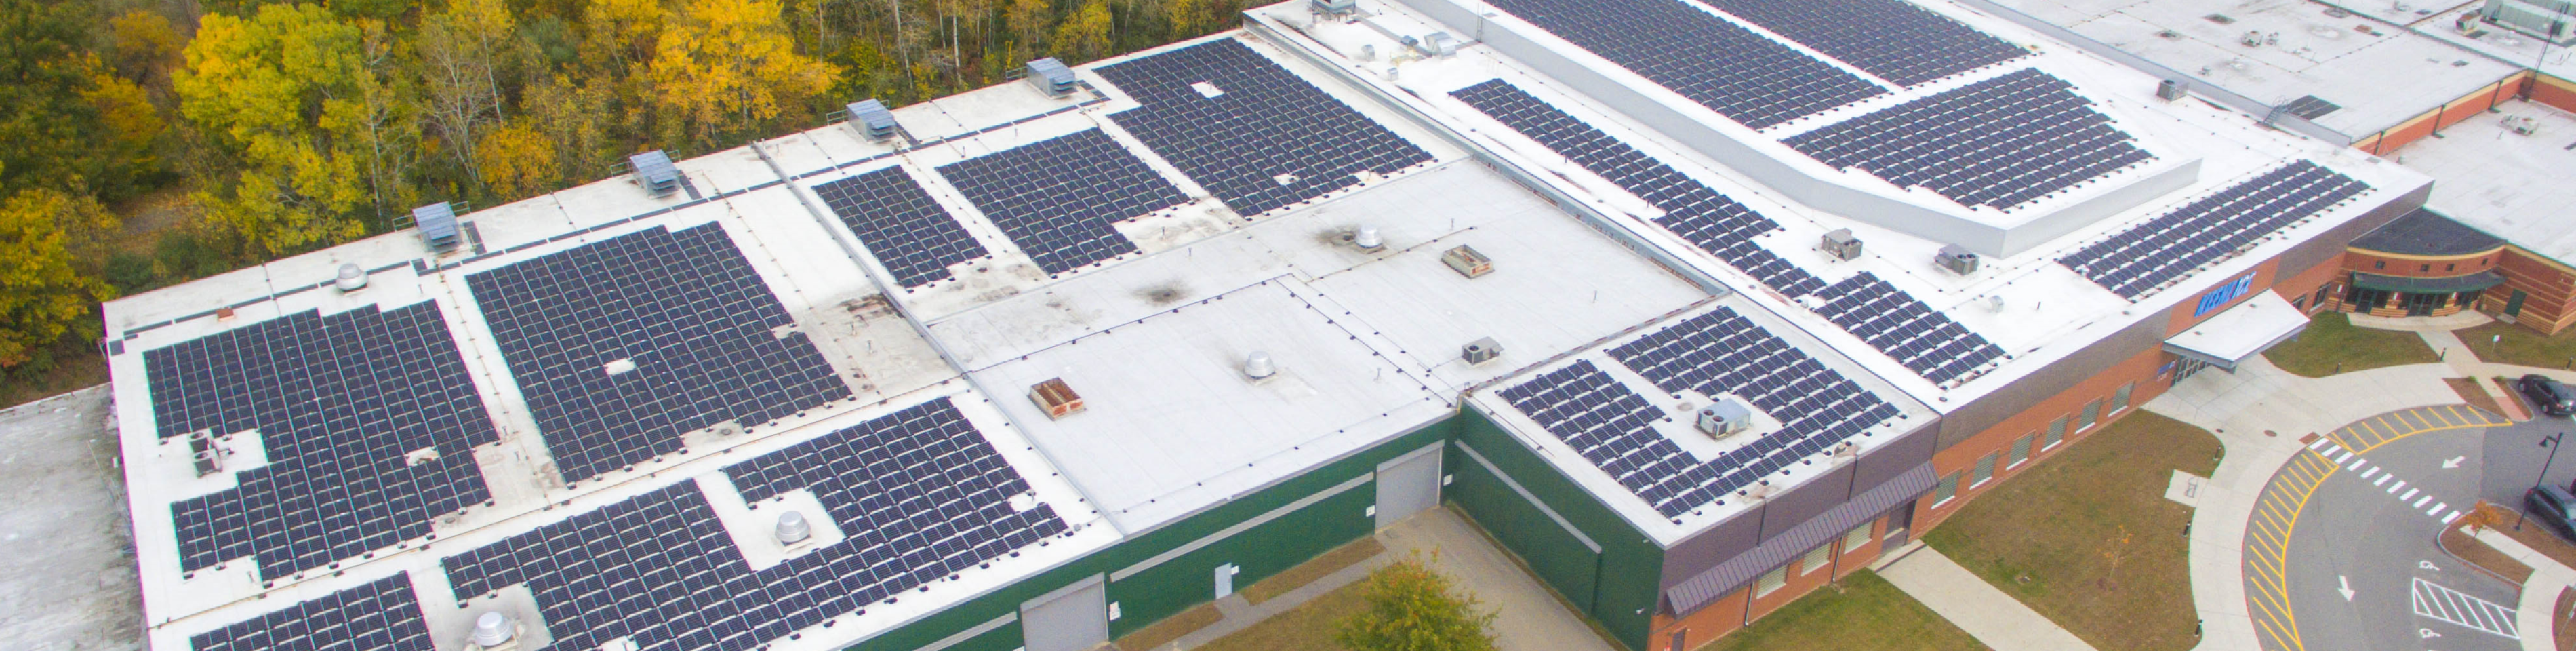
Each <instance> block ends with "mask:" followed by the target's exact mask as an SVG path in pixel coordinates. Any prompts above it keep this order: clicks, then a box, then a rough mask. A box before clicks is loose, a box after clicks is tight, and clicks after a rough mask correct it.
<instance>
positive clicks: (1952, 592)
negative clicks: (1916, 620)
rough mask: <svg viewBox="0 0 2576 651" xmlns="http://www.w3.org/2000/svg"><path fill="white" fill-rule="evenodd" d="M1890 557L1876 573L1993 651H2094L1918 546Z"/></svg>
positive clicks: (1940, 556)
mask: <svg viewBox="0 0 2576 651" xmlns="http://www.w3.org/2000/svg"><path fill="white" fill-rule="evenodd" d="M1889 557H1890V558H1891V559H1892V560H1888V561H1884V562H1883V564H1882V565H1880V566H1879V567H1878V575H1879V576H1882V577H1886V578H1887V582H1888V583H1893V584H1896V588H1897V589H1899V590H1904V591H1905V594H1907V595H1909V596H1912V597H1914V600H1915V601H1920V602H1923V606H1924V607H1926V608H1930V609H1932V612H1933V613H1934V614H1937V615H1940V616H1941V618H1942V619H1946V620H1950V623H1951V624H1953V625H1956V626H1958V627H1959V630H1962V631H1967V632H1968V636H1969V637H1974V638H1977V641H1978V642H1980V643H1983V644H1985V645H1986V646H1988V647H1993V648H1994V649H1995V651H2093V645H2090V644H2085V643H2084V640H2082V639H2078V638H2076V637H2075V634H2074V633H2069V632H2067V631H2066V628H2065V627H2061V626H2058V625H2057V623H2056V622H2052V621H2048V618H2047V617H2042V616H2040V614H2039V612H2038V611H2034V610H2031V609H2030V606H2026V605H2023V604H2022V603H2021V600H2019V599H2014V598H2013V597H2012V595H2008V594H2004V591H2002V590H1997V589H1995V586H1993V585H1991V584H1988V583H1986V580H1985V579H1982V578H1978V577H1977V575H1976V574H1975V573H1973V572H1969V571H1968V568H1964V567H1960V566H1959V564H1958V563H1957V562H1953V561H1951V560H1950V557H1948V556H1943V555H1941V552H1940V551H1938V550H1935V549H1932V548H1931V547H1928V546H1925V545H1923V543H1921V542H1919V541H1918V542H1915V543H1914V544H1912V545H1909V546H1908V547H1906V548H1905V549H1903V550H1899V551H1897V552H1896V553H1895V554H1891V555H1889Z"/></svg>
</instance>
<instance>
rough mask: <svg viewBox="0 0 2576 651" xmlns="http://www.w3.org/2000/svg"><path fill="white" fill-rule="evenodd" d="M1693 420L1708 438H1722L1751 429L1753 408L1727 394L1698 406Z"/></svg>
mask: <svg viewBox="0 0 2576 651" xmlns="http://www.w3.org/2000/svg"><path fill="white" fill-rule="evenodd" d="M1695 420H1696V421H1697V424H1698V425H1699V431H1700V432H1701V433H1703V434H1707V435H1708V436H1709V438H1721V439H1722V438H1726V437H1729V436H1734V435H1737V434H1741V433H1743V432H1744V431H1745V430H1749V429H1753V408H1752V407H1749V406H1746V405H1745V404H1744V401H1742V400H1737V399H1736V398H1735V397H1733V396H1728V397H1725V398H1719V399H1718V400H1717V402H1712V403H1709V404H1708V406H1706V407H1701V408H1699V417H1698V418H1697V419H1695Z"/></svg>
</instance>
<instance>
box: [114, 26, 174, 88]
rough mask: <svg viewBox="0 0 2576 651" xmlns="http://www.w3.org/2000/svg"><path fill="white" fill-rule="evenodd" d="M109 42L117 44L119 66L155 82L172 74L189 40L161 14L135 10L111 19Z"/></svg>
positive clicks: (140, 77)
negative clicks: (171, 71) (171, 66)
mask: <svg viewBox="0 0 2576 651" xmlns="http://www.w3.org/2000/svg"><path fill="white" fill-rule="evenodd" d="M107 31H108V38H109V40H111V41H113V42H114V43H115V44H116V67H117V70H118V71H119V72H122V73H124V74H125V75H126V76H128V77H132V78H134V79H137V80H142V81H144V82H146V83H152V82H153V80H156V79H159V78H161V77H162V76H163V75H166V74H168V73H169V68H170V65H171V64H173V63H177V62H178V60H179V50H180V48H182V47H185V46H186V45H187V43H188V38H187V37H185V36H180V35H179V28H178V27H177V26H174V25H171V24H170V19H169V18H166V17H163V16H162V15H161V14H158V13H153V12H150V11H144V10H141V9H136V10H133V11H128V12H125V13H124V14H120V15H118V16H117V17H115V18H111V19H108V21H107Z"/></svg>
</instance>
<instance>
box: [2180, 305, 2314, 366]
mask: <svg viewBox="0 0 2576 651" xmlns="http://www.w3.org/2000/svg"><path fill="white" fill-rule="evenodd" d="M2307 327H2308V315H2307V314H2306V313H2304V312H2300V311H2299V308H2296V307H2291V306H2290V302H2289V301H2285V300H2281V295H2280V294H2278V293H2274V292H2271V291H2265V292H2263V293H2260V294H2255V295H2254V297H2253V298H2249V299H2245V302H2243V303H2238V304H2236V307H2231V308H2227V311H2224V312H2220V313H2218V316H2213V317H2209V320H2207V321H2202V322H2200V324H2199V325H2195V326H2192V327H2191V329H2190V330H2185V331H2183V332H2182V334H2178V335H2174V336H2173V337H2172V338H2168V339H2166V340H2165V351H2167V352H2171V353H2173V354H2176V355H2181V356H2184V357H2189V358H2192V359H2197V360H2200V361H2203V362H2208V363H2209V364H2210V365H2212V366H2217V367H2219V368H2223V369H2227V370H2228V371H2231V372H2233V371H2235V370H2236V363H2237V362H2242V361H2245V358H2248V357H2253V356H2254V355H2255V354H2257V353H2261V352H2263V351H2264V350H2267V349H2270V348H2271V347H2272V346H2274V345H2277V344H2280V343H2281V342H2284V341H2289V340H2290V339H2291V338H2293V337H2297V336H2299V332H2300V331H2302V330H2306V329H2307Z"/></svg>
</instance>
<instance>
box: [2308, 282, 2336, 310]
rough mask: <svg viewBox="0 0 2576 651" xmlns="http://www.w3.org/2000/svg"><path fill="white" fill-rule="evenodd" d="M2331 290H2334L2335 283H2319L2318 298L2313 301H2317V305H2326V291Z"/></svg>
mask: <svg viewBox="0 0 2576 651" xmlns="http://www.w3.org/2000/svg"><path fill="white" fill-rule="evenodd" d="M2329 291H2334V283H2326V284H2323V285H2318V286H2317V298H2316V300H2315V301H2313V302H2314V303H2316V304H2317V305H2319V306H2324V305H2325V304H2326V292H2329Z"/></svg>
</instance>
